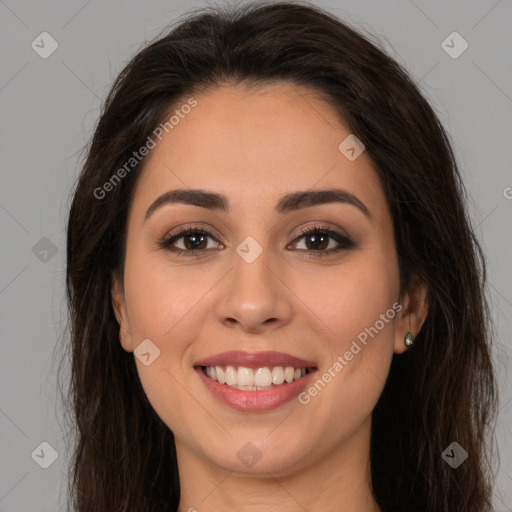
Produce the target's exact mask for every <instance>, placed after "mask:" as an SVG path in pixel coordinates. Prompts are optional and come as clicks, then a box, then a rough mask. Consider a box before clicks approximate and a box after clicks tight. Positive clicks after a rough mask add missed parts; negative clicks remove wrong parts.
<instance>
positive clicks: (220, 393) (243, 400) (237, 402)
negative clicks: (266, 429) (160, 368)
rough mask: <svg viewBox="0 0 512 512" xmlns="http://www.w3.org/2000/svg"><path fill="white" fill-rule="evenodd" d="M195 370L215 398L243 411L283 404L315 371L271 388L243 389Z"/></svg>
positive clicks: (259, 410)
mask: <svg viewBox="0 0 512 512" xmlns="http://www.w3.org/2000/svg"><path fill="white" fill-rule="evenodd" d="M196 371H197V373H198V374H199V377H200V378H201V379H202V381H203V382H204V383H205V385H206V387H207V388H208V389H209V390H210V391H211V393H212V394H213V396H214V397H215V398H217V399H218V400H220V401H221V402H223V403H224V404H226V405H229V406H230V407H232V408H233V409H236V410H237V411H243V412H262V411H269V410H271V409H276V408H277V407H280V406H281V405H284V404H285V403H287V402H289V401H291V400H293V399H294V398H295V397H296V396H297V395H298V394H299V393H300V392H301V391H303V389H304V388H305V387H306V386H307V385H308V383H309V381H310V380H311V379H312V378H313V375H314V374H315V373H316V370H313V371H311V373H308V374H307V375H305V376H304V377H302V378H301V379H299V380H296V381H293V382H290V383H287V384H281V385H279V386H276V387H274V388H272V389H266V390H260V391H244V390H242V389H234V388H232V387H230V386H227V385H226V384H220V383H219V382H218V381H216V380H213V379H210V377H208V376H206V375H205V373H204V372H203V370H201V368H196Z"/></svg>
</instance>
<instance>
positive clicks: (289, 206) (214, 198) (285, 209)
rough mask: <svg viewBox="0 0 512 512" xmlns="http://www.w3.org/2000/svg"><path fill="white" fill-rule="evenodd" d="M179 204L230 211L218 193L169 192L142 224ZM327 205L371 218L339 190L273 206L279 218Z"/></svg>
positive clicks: (304, 194)
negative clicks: (348, 207) (355, 210)
mask: <svg viewBox="0 0 512 512" xmlns="http://www.w3.org/2000/svg"><path fill="white" fill-rule="evenodd" d="M174 203H182V204H188V205H192V206H200V207H201V208H206V209H209V210H217V211H221V212H226V213H227V212H230V211H231V207H230V204H229V199H228V198H227V197H226V196H224V195H222V194H218V193H217V192H209V191H207V190H202V189H177V190H170V191H169V192H166V193H165V194H162V195H161V196H159V197H158V198H157V199H156V200H155V201H154V202H153V203H152V204H151V206H150V207H149V208H148V209H147V211H146V215H145V217H144V221H146V220H147V219H148V218H149V217H150V216H151V215H152V214H153V213H154V212H155V211H156V210H158V209H159V208H161V207H162V206H164V205H166V204H174ZM327 203H342V204H349V205H352V206H355V207H356V208H358V209H359V210H360V211H361V212H363V213H364V214H365V216H366V217H368V218H371V214H370V211H369V210H368V208H367V207H366V205H365V204H364V203H363V202H362V201H361V200H360V199H359V198H358V197H356V196H355V195H353V194H351V193H350V192H348V191H346V190H343V189H339V188H329V189H325V190H306V191H298V192H292V193H289V194H286V195H284V196H283V197H281V199H280V200H279V202H278V203H277V205H276V207H275V211H276V212H277V213H279V214H281V215H284V214H285V213H289V212H291V211H295V210H299V209H301V208H308V207H311V206H317V205H321V204H327Z"/></svg>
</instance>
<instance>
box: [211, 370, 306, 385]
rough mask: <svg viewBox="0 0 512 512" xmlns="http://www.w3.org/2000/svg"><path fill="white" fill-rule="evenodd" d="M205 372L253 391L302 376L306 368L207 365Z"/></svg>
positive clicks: (217, 378)
mask: <svg viewBox="0 0 512 512" xmlns="http://www.w3.org/2000/svg"><path fill="white" fill-rule="evenodd" d="M205 373H206V375H207V376H208V377H210V379H212V380H216V381H217V382H219V383H220V384H226V385H228V386H230V387H233V388H236V389H243V390H245V391H255V390H264V389H272V388H273V387H275V386H280V385H281V384H284V383H290V382H293V381H294V380H299V379H301V378H302V377H304V376H305V375H306V374H307V373H308V370H307V369H306V368H293V366H286V367H283V366H274V367H273V368H269V367H263V368H257V369H253V368H247V367H245V366H238V367H237V366H226V367H222V366H207V367H206V368H205Z"/></svg>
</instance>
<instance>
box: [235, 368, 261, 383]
mask: <svg viewBox="0 0 512 512" xmlns="http://www.w3.org/2000/svg"><path fill="white" fill-rule="evenodd" d="M254 380H255V376H254V372H253V371H252V370H251V368H245V367H243V366H239V367H238V385H239V386H254ZM257 385H258V386H259V385H260V384H257Z"/></svg>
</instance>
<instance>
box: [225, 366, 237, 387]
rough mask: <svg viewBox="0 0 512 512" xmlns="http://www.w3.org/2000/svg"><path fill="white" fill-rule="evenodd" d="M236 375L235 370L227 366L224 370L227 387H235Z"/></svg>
mask: <svg viewBox="0 0 512 512" xmlns="http://www.w3.org/2000/svg"><path fill="white" fill-rule="evenodd" d="M237 377H238V375H237V374H236V372H235V369H234V368H233V367H232V366H228V367H227V368H226V384H227V385H228V386H235V385H236V384H238V378H237Z"/></svg>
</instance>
